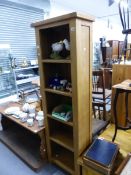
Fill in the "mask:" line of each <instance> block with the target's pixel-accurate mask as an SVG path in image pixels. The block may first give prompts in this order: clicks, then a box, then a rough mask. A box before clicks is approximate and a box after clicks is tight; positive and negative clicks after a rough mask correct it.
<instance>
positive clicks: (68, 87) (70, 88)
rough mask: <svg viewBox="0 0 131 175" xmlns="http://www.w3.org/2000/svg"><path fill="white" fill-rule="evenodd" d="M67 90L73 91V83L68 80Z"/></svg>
mask: <svg viewBox="0 0 131 175" xmlns="http://www.w3.org/2000/svg"><path fill="white" fill-rule="evenodd" d="M66 91H68V92H72V85H71V83H70V82H68V83H67V85H66Z"/></svg>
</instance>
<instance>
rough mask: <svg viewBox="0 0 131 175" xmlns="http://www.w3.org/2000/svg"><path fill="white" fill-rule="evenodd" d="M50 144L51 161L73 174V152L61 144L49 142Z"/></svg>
mask: <svg viewBox="0 0 131 175" xmlns="http://www.w3.org/2000/svg"><path fill="white" fill-rule="evenodd" d="M51 145H52V158H51V159H52V162H53V163H55V164H57V165H58V166H60V167H61V168H63V169H64V170H65V171H67V172H68V173H70V174H72V175H73V174H74V153H72V152H71V151H68V150H67V149H65V148H63V147H62V146H60V145H58V144H56V143H54V142H53V141H52V142H51Z"/></svg>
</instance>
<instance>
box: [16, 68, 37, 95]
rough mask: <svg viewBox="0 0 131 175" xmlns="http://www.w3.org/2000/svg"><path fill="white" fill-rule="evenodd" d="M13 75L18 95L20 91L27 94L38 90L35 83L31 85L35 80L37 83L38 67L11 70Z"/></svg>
mask: <svg viewBox="0 0 131 175" xmlns="http://www.w3.org/2000/svg"><path fill="white" fill-rule="evenodd" d="M13 74H14V79H15V85H16V92H17V94H18V95H19V92H20V91H23V92H24V93H28V92H32V91H34V90H37V89H39V87H38V84H37V83H36V84H33V83H32V82H34V81H37V80H38V81H39V68H38V65H35V66H28V67H19V68H15V69H13Z"/></svg>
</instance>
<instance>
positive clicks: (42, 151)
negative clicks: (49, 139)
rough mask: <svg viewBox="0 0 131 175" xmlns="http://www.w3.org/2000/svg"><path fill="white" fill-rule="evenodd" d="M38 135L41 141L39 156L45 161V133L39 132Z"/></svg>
mask: <svg viewBox="0 0 131 175" xmlns="http://www.w3.org/2000/svg"><path fill="white" fill-rule="evenodd" d="M38 135H39V137H40V139H41V145H40V155H41V157H42V158H43V159H44V160H46V159H47V154H46V143H45V131H41V132H39V133H38Z"/></svg>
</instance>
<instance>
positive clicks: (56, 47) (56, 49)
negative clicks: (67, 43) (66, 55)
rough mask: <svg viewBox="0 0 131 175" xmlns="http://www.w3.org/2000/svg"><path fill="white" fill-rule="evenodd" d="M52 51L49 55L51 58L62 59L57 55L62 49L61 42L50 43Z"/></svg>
mask: <svg viewBox="0 0 131 175" xmlns="http://www.w3.org/2000/svg"><path fill="white" fill-rule="evenodd" d="M51 47H52V50H53V53H51V55H50V57H51V58H53V59H62V57H61V56H60V55H59V53H60V51H61V50H62V49H63V42H62V41H60V42H56V43H53V44H52V45H51Z"/></svg>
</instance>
